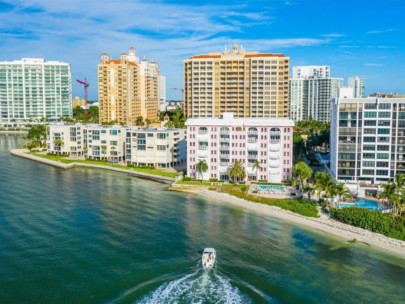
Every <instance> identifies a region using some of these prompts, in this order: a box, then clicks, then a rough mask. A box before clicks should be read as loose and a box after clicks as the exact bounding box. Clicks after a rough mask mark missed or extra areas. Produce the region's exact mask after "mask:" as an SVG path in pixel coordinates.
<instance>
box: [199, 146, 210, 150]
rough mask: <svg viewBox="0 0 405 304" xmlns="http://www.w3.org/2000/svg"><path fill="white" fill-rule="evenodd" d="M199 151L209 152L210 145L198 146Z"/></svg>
mask: <svg viewBox="0 0 405 304" xmlns="http://www.w3.org/2000/svg"><path fill="white" fill-rule="evenodd" d="M198 150H208V145H201V146H198Z"/></svg>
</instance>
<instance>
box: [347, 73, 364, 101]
mask: <svg viewBox="0 0 405 304" xmlns="http://www.w3.org/2000/svg"><path fill="white" fill-rule="evenodd" d="M347 84H348V86H349V88H352V89H353V97H354V98H363V97H365V92H364V79H363V78H360V77H358V76H355V77H350V78H349V79H348V82H347Z"/></svg>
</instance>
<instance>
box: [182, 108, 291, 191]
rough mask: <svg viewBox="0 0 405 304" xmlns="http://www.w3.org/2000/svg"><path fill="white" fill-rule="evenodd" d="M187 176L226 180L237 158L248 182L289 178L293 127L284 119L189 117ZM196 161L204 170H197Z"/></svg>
mask: <svg viewBox="0 0 405 304" xmlns="http://www.w3.org/2000/svg"><path fill="white" fill-rule="evenodd" d="M186 126H187V176H189V177H195V178H198V179H200V178H202V179H204V180H208V179H210V178H212V179H218V180H229V179H230V178H229V169H230V167H231V166H232V164H234V163H235V161H237V160H238V161H240V162H241V163H242V165H243V167H244V170H245V173H246V179H247V180H248V181H253V180H263V181H268V182H273V183H279V182H282V181H283V180H286V179H288V178H290V177H291V169H292V156H293V155H292V149H293V127H294V122H293V121H292V120H290V119H287V118H235V117H234V116H233V113H224V114H223V116H222V117H217V118H214V117H212V118H189V119H188V120H187V121H186ZM199 161H205V162H206V163H207V165H208V170H207V171H205V172H198V171H197V164H198V163H199Z"/></svg>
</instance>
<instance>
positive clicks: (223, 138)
mask: <svg viewBox="0 0 405 304" xmlns="http://www.w3.org/2000/svg"><path fill="white" fill-rule="evenodd" d="M219 141H220V142H228V141H229V136H221V137H220V138H219Z"/></svg>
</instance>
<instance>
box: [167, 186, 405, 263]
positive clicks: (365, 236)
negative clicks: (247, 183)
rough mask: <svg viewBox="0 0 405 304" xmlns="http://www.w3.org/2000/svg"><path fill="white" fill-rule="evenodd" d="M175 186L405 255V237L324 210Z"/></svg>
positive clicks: (402, 256)
mask: <svg viewBox="0 0 405 304" xmlns="http://www.w3.org/2000/svg"><path fill="white" fill-rule="evenodd" d="M171 190H172V191H178V192H185V193H192V194H196V195H200V196H203V197H205V198H208V199H214V200H218V201H221V202H224V203H227V204H230V205H233V206H237V207H240V208H243V209H245V210H249V211H253V212H256V213H259V214H262V215H265V216H270V217H273V218H277V219H281V220H283V221H287V222H289V223H292V224H295V225H298V226H303V227H306V228H310V229H311V230H316V231H317V232H322V233H326V234H327V235H329V236H333V237H335V238H338V239H341V240H345V241H347V242H353V240H355V241H354V243H359V244H364V245H366V246H369V247H370V248H372V249H377V250H379V251H380V252H383V253H390V254H393V255H395V256H397V257H400V258H402V259H404V258H405V241H401V240H397V239H393V238H389V237H387V236H384V235H382V234H379V233H375V232H372V231H369V230H366V229H362V228H359V227H355V226H351V225H348V224H345V223H341V222H338V221H336V220H333V219H331V218H329V217H328V216H327V215H325V214H322V213H320V217H319V218H310V217H305V216H302V215H299V214H296V213H293V212H291V211H287V210H283V209H281V208H279V207H276V206H269V205H264V204H259V203H255V202H250V201H247V200H244V199H240V198H238V197H235V196H232V195H229V194H227V193H221V192H216V191H210V190H208V189H201V188H200V189H195V190H194V191H193V190H192V189H190V188H187V189H181V188H180V187H175V188H171ZM183 190H184V191H183Z"/></svg>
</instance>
